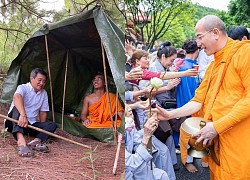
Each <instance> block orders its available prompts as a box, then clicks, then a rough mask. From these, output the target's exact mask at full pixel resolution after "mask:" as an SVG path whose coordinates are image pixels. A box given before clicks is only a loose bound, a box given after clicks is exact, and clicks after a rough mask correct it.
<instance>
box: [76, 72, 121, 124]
mask: <svg viewBox="0 0 250 180" xmlns="http://www.w3.org/2000/svg"><path fill="white" fill-rule="evenodd" d="M92 82H93V86H94V89H95V90H94V93H92V94H90V95H88V96H86V97H85V98H84V101H83V106H82V113H81V120H82V124H83V125H84V126H86V127H88V128H109V127H112V119H113V120H115V118H113V117H115V115H116V111H117V126H118V127H119V126H120V123H121V119H122V116H123V112H124V110H123V107H122V105H121V103H120V101H119V99H117V98H116V96H115V95H114V94H113V93H106V91H105V80H104V76H103V75H102V74H97V75H96V76H95V77H94V79H93V81H92ZM108 96H109V98H108ZM108 99H110V105H111V110H112V116H110V110H109V100H108ZM117 101H118V107H117V108H116V104H117V103H116V102H117Z"/></svg>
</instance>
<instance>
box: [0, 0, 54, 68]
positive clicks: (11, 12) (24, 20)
mask: <svg viewBox="0 0 250 180" xmlns="http://www.w3.org/2000/svg"><path fill="white" fill-rule="evenodd" d="M5 2H6V3H9V4H10V5H9V6H2V7H1V12H2V13H1V14H0V19H1V21H0V41H1V43H0V53H1V57H0V62H1V67H0V69H1V70H2V71H3V72H7V69H8V68H9V66H10V64H11V61H12V60H13V59H14V58H15V57H16V56H17V54H18V53H19V51H20V49H21V48H22V47H23V45H24V43H25V42H26V41H27V39H28V38H29V37H30V36H31V35H32V34H33V33H34V32H35V31H36V30H38V28H40V27H41V26H42V25H43V24H44V23H45V22H46V21H48V20H46V19H50V20H52V18H51V17H53V14H54V13H55V12H54V11H45V10H43V9H39V4H38V2H39V1H36V0H27V1H18V2H16V1H5ZM49 17H50V18H49Z"/></svg>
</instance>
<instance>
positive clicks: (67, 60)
mask: <svg viewBox="0 0 250 180" xmlns="http://www.w3.org/2000/svg"><path fill="white" fill-rule="evenodd" d="M68 62H69V50H67V59H66V67H65V75H64V85H63V105H62V130H63V124H64V123H63V117H64V103H65V92H66V84H67V74H68Z"/></svg>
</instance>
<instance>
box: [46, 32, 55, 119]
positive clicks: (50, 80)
mask: <svg viewBox="0 0 250 180" xmlns="http://www.w3.org/2000/svg"><path fill="white" fill-rule="evenodd" d="M44 37H45V47H46V55H47V64H48V73H49V86H50V97H51V106H52V119H53V122H55V111H54V100H53V90H52V78H51V73H50V62H49V49H48V38H47V34H45V36H44Z"/></svg>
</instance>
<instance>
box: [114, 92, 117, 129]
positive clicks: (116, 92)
mask: <svg viewBox="0 0 250 180" xmlns="http://www.w3.org/2000/svg"><path fill="white" fill-rule="evenodd" d="M117 118H118V89H117V88H116V98H115V122H114V124H115V132H116V131H117Z"/></svg>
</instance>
